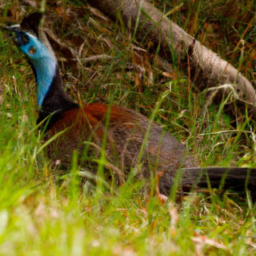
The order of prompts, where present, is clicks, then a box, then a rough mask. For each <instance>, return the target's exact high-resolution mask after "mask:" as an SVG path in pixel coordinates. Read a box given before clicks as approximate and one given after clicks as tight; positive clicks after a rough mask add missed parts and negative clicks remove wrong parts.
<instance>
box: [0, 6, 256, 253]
mask: <svg viewBox="0 0 256 256" xmlns="http://www.w3.org/2000/svg"><path fill="white" fill-rule="evenodd" d="M78 2H79V1H78ZM176 2H177V1H176ZM195 2H196V3H197V4H198V3H199V5H198V6H200V8H201V9H200V8H199V7H198V6H192V7H191V6H187V5H185V8H184V10H182V11H180V12H177V13H175V15H174V16H173V17H172V18H173V19H174V20H176V21H177V22H180V23H181V24H183V27H184V28H186V29H189V28H190V19H192V20H196V21H197V22H198V26H199V25H200V24H201V22H203V20H204V18H205V17H206V16H207V15H209V13H208V11H207V10H208V9H207V6H208V4H209V3H210V2H212V3H214V5H213V7H212V8H214V11H213V12H212V13H211V19H210V22H209V25H208V26H214V25H216V23H215V22H217V23H218V24H223V23H224V24H225V26H220V27H219V28H221V29H223V30H225V32H227V31H229V30H230V29H231V28H230V26H231V24H233V23H234V20H233V19H231V20H228V19H227V18H224V15H223V13H222V12H221V11H220V10H221V6H222V4H223V3H222V2H223V1H207V2H204V1H195ZM229 2H230V1H228V3H229ZM249 2H250V1H249ZM80 4H81V3H80ZM155 4H156V5H157V4H158V5H159V8H162V10H163V11H164V12H168V10H169V9H170V8H172V6H170V5H169V4H168V1H157V2H156V3H155ZM185 4H186V2H185ZM200 4H201V5H200ZM226 4H227V3H226ZM229 4H230V3H229ZM13 5H14V7H16V8H17V7H19V6H20V5H19V4H18V3H14V4H13ZM67 5H68V3H66V2H65V4H63V6H67ZM11 7H12V6H9V7H5V8H11ZM1 8H4V7H1ZM47 8H49V9H51V8H54V7H50V6H49V7H47V6H46V9H47ZM63 8H64V7H63ZM73 8H75V7H73ZM26 9H29V8H28V7H26ZM195 9H196V10H197V12H198V15H197V17H194V16H193V15H194V10H195ZM15 11H16V13H20V9H19V8H17V9H15ZM73 11H78V10H77V9H74V10H73ZM186 11H187V12H186ZM217 11H219V12H217ZM247 11H248V10H247ZM84 12H85V13H84V14H83V15H81V14H80V16H79V20H80V22H81V24H82V29H81V30H79V29H78V28H77V30H75V29H74V28H69V26H71V24H70V23H67V24H62V25H63V27H62V29H59V27H58V26H60V24H59V23H58V21H56V20H54V22H53V24H54V26H53V29H55V30H56V31H55V33H56V34H57V35H58V36H59V38H62V40H63V41H64V42H65V43H66V44H68V45H72V46H73V47H76V46H77V45H78V46H79V45H81V44H80V43H81V42H83V40H84V39H85V38H86V39H87V43H86V44H85V49H84V51H83V52H82V55H81V58H85V57H88V56H94V55H97V54H102V53H105V54H108V55H110V56H112V57H113V59H112V60H111V61H109V60H108V61H106V60H96V61H94V62H89V63H88V62H86V63H83V66H82V67H80V72H81V74H82V76H79V75H77V74H75V72H74V73H73V72H72V71H73V70H72V67H65V68H63V73H64V80H65V82H66V84H68V85H70V84H72V86H67V87H66V89H67V91H68V93H69V94H71V95H72V96H73V97H74V98H76V99H77V100H78V99H81V101H87V102H106V103H110V102H113V103H114V104H120V105H124V106H127V107H130V108H133V109H135V110H137V111H138V112H141V113H143V114H144V115H146V116H148V117H149V118H150V117H151V114H152V113H153V112H154V115H155V121H156V122H158V123H159V124H161V125H162V126H164V127H165V129H166V130H168V131H170V132H172V133H173V134H174V135H175V136H176V137H178V138H179V139H180V140H182V141H186V142H187V145H188V149H189V150H190V152H191V153H193V154H195V155H196V156H197V157H198V159H199V160H200V161H201V162H202V165H205V166H207V165H214V164H215V165H220V166H221V165H222V166H223V165H225V166H229V165H230V164H234V163H235V164H237V165H240V166H242V165H250V166H255V164H254V161H255V149H254V148H255V142H253V140H252V137H251V135H252V134H253V133H251V134H250V127H252V132H254V130H253V123H252V121H251V120H250V119H249V118H247V117H245V119H244V121H243V122H241V123H239V125H237V127H236V128H234V126H232V125H231V124H232V122H233V121H234V119H233V117H230V116H229V115H228V114H227V113H226V112H225V111H224V108H223V107H224V106H222V105H220V106H217V105H214V104H212V105H210V106H208V107H205V106H206V103H207V99H208V98H207V97H208V92H207V91H203V92H200V91H199V90H198V88H197V87H196V85H194V84H192V85H191V84H190V83H189V82H188V81H187V78H186V75H185V74H184V73H183V72H181V71H177V68H175V63H174V70H176V71H175V72H176V73H175V78H174V79H170V78H169V77H168V76H164V75H163V74H162V71H163V67H162V66H159V65H158V64H157V61H155V60H152V59H149V55H148V54H147V53H144V52H141V51H137V52H136V51H135V50H131V47H130V46H131V44H130V42H129V35H128V33H127V32H125V29H124V28H122V29H121V28H120V27H119V25H120V24H116V23H114V22H110V21H109V22H107V23H105V21H103V20H102V19H100V18H99V17H97V16H94V15H93V14H92V13H91V12H90V10H89V9H88V8H85V9H84ZM248 12H249V11H248ZM79 13H81V11H80V12H79ZM184 13H185V14H186V13H189V15H188V17H187V18H186V15H185V14H184ZM1 15H2V18H3V20H5V19H7V18H6V15H7V10H5V11H4V10H2V9H1ZM90 18H91V19H93V20H95V21H97V22H98V23H99V24H100V27H96V25H95V24H96V23H93V22H88V21H89V19H90ZM213 18H214V21H212V20H213ZM216 20H217V21H216ZM183 21H185V22H184V23H183ZM184 24H187V25H186V26H185V25H184ZM109 27H110V28H109ZM246 27H247V23H246V21H244V22H242V21H241V22H239V25H237V26H236V29H237V31H240V32H239V33H238V34H237V35H236V36H237V37H238V38H239V35H240V34H242V32H243V31H244V30H245V28H246ZM105 28H108V30H109V31H110V32H109V33H107V32H106V31H105V30H104V29H105ZM119 30H121V31H122V32H123V34H122V36H120V34H119ZM207 31H208V30H207ZM219 32H220V33H219V34H217V33H216V31H214V32H213V34H214V35H215V36H216V37H215V39H216V41H215V43H214V44H213V43H212V41H211V39H212V38H211V35H209V38H210V39H207V38H208V37H205V35H204V34H203V33H201V34H200V37H199V39H204V40H206V41H205V42H204V43H205V44H206V45H207V46H211V45H212V48H213V49H214V50H216V51H217V52H218V53H219V54H220V55H221V56H223V57H225V58H230V59H232V60H233V62H232V63H233V64H234V65H235V66H237V67H238V66H239V65H240V64H241V63H240V62H239V56H240V54H239V53H236V52H233V53H232V54H230V52H228V51H227V49H229V48H231V49H233V48H234V45H233V42H234V40H231V39H233V37H235V36H234V35H232V36H231V37H229V34H225V36H223V37H221V33H223V34H224V31H222V30H221V31H219ZM0 33H1V32H0ZM223 34H222V35H223ZM118 36H119V37H118ZM246 36H247V37H246V38H247V39H248V38H250V36H253V31H249V33H248V34H247V35H246ZM0 38H1V40H0V41H1V42H0V44H1V46H0V47H1V48H0V51H1V54H0V63H1V69H0V255H75V256H79V255H111V256H112V255H132V256H133V255H239V256H240V255H255V253H256V250H255V246H256V241H255V232H256V227H255V209H254V206H253V205H252V204H251V202H250V200H249V199H248V200H246V201H243V200H237V198H236V201H234V200H233V199H232V196H231V195H230V194H228V193H226V194H224V195H223V196H221V197H220V196H219V195H218V194H217V191H210V192H209V191H208V192H207V193H197V194H195V193H191V194H190V195H189V196H186V197H180V198H177V199H176V201H175V202H173V201H167V203H165V204H163V205H162V204H161V203H160V202H159V200H158V199H157V198H156V197H154V196H151V197H150V196H148V195H146V194H145V193H143V192H142V189H141V188H142V187H143V184H142V183H139V182H138V183H136V182H135V183H129V184H125V185H124V186H122V187H120V188H116V189H115V190H111V189H110V190H106V189H104V188H103V187H102V186H98V187H97V186H95V185H93V184H91V183H89V182H86V183H83V182H81V174H83V173H85V170H84V169H81V168H80V167H77V166H76V164H75V161H74V164H73V166H72V167H71V170H70V172H67V173H64V174H63V173H62V174H59V173H58V172H57V170H55V168H54V167H52V165H51V163H50V161H49V159H48V158H47V156H46V155H45V152H44V151H40V148H41V147H42V145H43V143H44V142H43V140H42V138H41V134H40V133H38V132H37V130H36V129H35V122H36V116H37V114H36V111H35V110H36V107H35V105H36V100H35V95H36V88H35V84H34V80H33V75H32V72H31V70H30V68H29V67H28V65H27V64H26V61H25V60H24V59H23V56H22V55H21V53H19V52H18V50H17V49H16V48H15V47H14V45H13V44H12V42H11V40H10V38H8V37H7V35H6V33H4V32H2V33H1V34H0ZM104 40H105V41H104ZM248 41H249V39H248ZM106 42H107V43H109V44H110V43H111V44H112V45H113V47H112V48H111V47H109V46H108V44H107V43H106ZM133 44H134V45H136V46H138V47H142V48H143V47H145V48H147V47H146V46H145V45H138V44H137V43H135V42H133ZM248 44H249V43H248ZM247 46H248V45H247ZM135 53H136V54H138V55H139V56H142V57H143V59H144V64H145V65H147V64H149V65H150V67H151V69H150V68H149V67H148V66H146V71H145V72H144V73H143V74H138V73H136V72H135V71H133V70H132V71H131V70H128V71H127V70H126V68H127V63H128V62H132V61H131V60H132V58H133V57H134V56H133V55H134V54H135ZM252 53H253V51H252V50H251V49H250V50H249V51H247V54H248V55H247V56H248V57H250V56H251V54H252ZM147 58H148V59H147ZM132 63H135V64H137V63H138V62H137V61H135V60H133V62H132ZM254 64H255V61H254ZM254 66H255V65H254ZM159 70H160V71H161V72H159ZM241 70H242V71H244V72H245V73H246V75H248V77H249V78H253V77H254V73H253V71H252V70H250V69H247V67H246V65H245V63H244V64H243V63H242V66H241ZM151 73H152V74H153V77H152V79H151V78H150V75H151ZM69 74H71V75H69ZM77 77H78V78H79V79H78V80H80V81H81V82H77V80H76V79H75V78H77ZM170 82H172V84H171V90H170ZM74 84H75V86H74ZM188 92H189V93H188ZM163 95H165V96H166V95H167V96H166V97H165V98H164V99H163V102H162V104H161V105H160V107H159V105H157V104H156V100H157V99H160V98H161V97H162V96H163ZM216 123H217V125H216ZM227 130H228V131H230V130H231V131H232V132H228V133H226V132H225V131H227ZM238 131H239V132H238Z"/></svg>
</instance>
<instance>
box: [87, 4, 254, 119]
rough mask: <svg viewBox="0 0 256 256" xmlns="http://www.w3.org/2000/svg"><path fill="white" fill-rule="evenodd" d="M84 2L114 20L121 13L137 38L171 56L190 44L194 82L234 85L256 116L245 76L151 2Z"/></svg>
mask: <svg viewBox="0 0 256 256" xmlns="http://www.w3.org/2000/svg"><path fill="white" fill-rule="evenodd" d="M87 2H88V3H89V4H90V5H92V6H93V7H96V8H97V9H99V10H100V11H102V12H103V13H105V14H106V15H109V16H110V17H111V18H113V19H119V18H120V15H121V18H122V20H123V21H124V22H125V24H126V26H127V28H129V29H131V32H132V33H135V36H136V39H137V40H138V41H150V42H152V43H153V45H154V46H155V49H157V46H158V45H159V44H160V46H161V49H162V50H163V52H164V53H165V54H166V53H167V54H168V56H170V57H171V56H172V51H173V50H174V51H175V52H176V53H177V54H179V55H180V56H184V54H185V53H186V52H187V50H188V48H189V47H191V46H193V47H192V48H191V52H190V53H189V54H188V55H189V67H187V68H190V69H191V73H192V74H194V79H195V81H196V83H197V84H202V83H207V86H209V87H213V86H215V87H216V86H218V85H221V84H227V83H229V84H233V86H234V90H235V93H236V95H238V96H239V103H241V104H242V105H243V107H244V106H247V108H248V110H249V113H251V114H252V115H253V117H256V95H255V91H254V88H253V87H252V84H251V83H250V82H249V81H248V79H247V78H245V77H244V76H243V75H242V74H241V73H240V72H239V71H238V70H237V69H236V68H234V67H233V66H232V65H231V64H230V63H228V62H227V61H225V60H223V59H221V58H220V57H219V56H218V55H217V54H216V53H214V52H213V51H211V50H209V49H207V48H206V47H205V46H203V45H202V44H201V43H200V42H198V41H196V40H195V42H194V38H193V37H192V36H190V35H189V34H188V33H186V32H185V31H184V30H183V29H182V28H181V27H179V26H178V25H177V24H175V23H174V22H172V21H171V20H169V19H168V18H167V17H165V15H164V14H163V13H162V12H161V11H159V10H158V9H157V8H155V7H154V6H152V4H151V3H149V2H148V1H145V0H88V1H87ZM170 46H171V47H170ZM160 54H161V51H160ZM181 64H183V65H184V63H181ZM183 68H184V67H183ZM222 92H223V93H224V94H225V95H228V94H229V93H230V92H232V90H231V89H230V88H228V87H226V88H225V89H223V90H222ZM231 98H232V97H231Z"/></svg>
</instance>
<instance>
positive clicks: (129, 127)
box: [48, 103, 195, 194]
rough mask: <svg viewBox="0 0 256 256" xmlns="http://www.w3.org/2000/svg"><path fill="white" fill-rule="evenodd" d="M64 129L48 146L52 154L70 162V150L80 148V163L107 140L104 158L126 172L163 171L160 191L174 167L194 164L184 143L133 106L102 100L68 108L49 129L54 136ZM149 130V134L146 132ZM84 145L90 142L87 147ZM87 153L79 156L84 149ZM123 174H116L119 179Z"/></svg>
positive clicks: (146, 174)
mask: <svg viewBox="0 0 256 256" xmlns="http://www.w3.org/2000/svg"><path fill="white" fill-rule="evenodd" d="M63 130H65V132H64V134H63V135H61V136H60V137H59V138H57V139H56V140H55V141H53V143H51V146H50V152H51V157H52V158H53V159H58V160H61V162H62V164H63V165H65V166H69V165H70V161H71V158H72V152H73V150H75V149H79V154H80V157H79V159H80V162H79V164H80V165H84V164H85V162H86V161H88V158H90V157H91V155H92V151H94V152H96V153H98V154H96V155H99V153H100V152H99V151H100V150H99V149H100V148H101V147H102V144H103V140H104V136H105V140H106V145H105V152H106V158H107V160H108V161H109V162H110V163H111V165H113V166H115V167H117V168H118V169H119V170H122V171H123V173H124V174H128V173H129V172H130V169H131V168H134V167H135V168H136V169H137V175H136V176H137V177H138V178H147V179H149V177H150V172H152V174H153V175H157V173H164V176H163V177H165V176H166V175H168V176H169V179H168V182H167V183H166V182H165V179H163V178H161V179H160V180H161V184H162V186H161V189H160V190H161V192H162V193H164V194H168V193H169V190H170V184H171V182H172V178H173V176H174V174H175V173H176V170H177V169H178V168H179V167H181V166H182V165H184V166H185V167H191V166H195V164H194V161H193V158H192V157H188V158H186V159H185V158H184V151H185V147H184V146H183V145H182V144H181V143H180V142H179V141H178V140H177V139H176V138H174V137H173V136H171V135H170V134H169V133H168V132H165V131H164V130H163V129H162V128H160V127H159V126H158V125H157V124H155V123H154V122H152V123H150V121H149V119H148V118H146V117H145V116H143V115H141V114H139V113H136V112H135V111H133V110H130V109H127V108H123V107H117V106H111V107H110V106H109V105H104V104H99V103H95V104H89V105H87V104H86V105H84V106H83V107H81V108H76V109H72V110H68V111H66V112H64V113H63V115H62V116H61V117H60V119H59V121H57V122H56V123H55V125H54V126H53V127H52V128H51V129H50V130H49V132H48V136H49V137H53V136H55V135H56V134H58V133H60V132H62V131H63ZM147 134H148V136H147ZM86 145H87V146H88V145H90V146H89V149H88V148H87V147H86ZM84 150H87V152H85V153H86V154H87V155H88V157H85V156H84V157H82V155H83V151H84ZM125 178H126V177H124V179H125ZM121 179H122V177H119V180H121ZM165 183H166V184H165Z"/></svg>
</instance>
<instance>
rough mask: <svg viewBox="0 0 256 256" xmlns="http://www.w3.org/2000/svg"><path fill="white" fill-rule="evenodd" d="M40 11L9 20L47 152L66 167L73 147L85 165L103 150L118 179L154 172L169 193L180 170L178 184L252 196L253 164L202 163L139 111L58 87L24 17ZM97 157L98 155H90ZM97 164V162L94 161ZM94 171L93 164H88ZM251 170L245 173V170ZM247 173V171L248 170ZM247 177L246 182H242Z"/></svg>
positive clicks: (51, 61) (51, 63)
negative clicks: (82, 98)
mask: <svg viewBox="0 0 256 256" xmlns="http://www.w3.org/2000/svg"><path fill="white" fill-rule="evenodd" d="M41 18H42V14H38V13H36V14H35V13H34V14H32V16H29V18H25V19H24V20H23V22H22V23H21V25H20V26H9V27H6V29H7V30H9V31H11V32H12V33H13V34H14V38H13V40H14V43H15V44H16V46H17V47H18V48H19V49H20V50H21V52H22V53H23V54H24V55H25V56H26V59H27V61H28V63H29V64H30V66H31V67H32V70H33V72H34V76H35V79H36V85H37V105H38V109H39V110H38V119H37V124H38V125H40V129H41V130H42V131H43V132H44V134H45V135H44V136H45V139H46V140H50V143H49V145H48V155H49V157H50V158H51V159H53V160H57V159H58V160H59V161H60V163H61V165H62V166H65V167H67V168H68V167H69V166H70V164H71V162H72V156H73V152H74V151H76V152H78V164H79V165H80V166H86V164H88V162H89V161H91V160H90V159H99V157H100V156H102V155H104V158H105V167H106V168H107V169H108V170H111V171H112V174H106V177H107V176H108V175H109V176H111V177H112V176H114V179H115V180H116V182H117V183H118V184H119V185H122V184H123V183H124V182H125V181H126V179H127V178H128V177H130V176H131V175H132V177H133V178H135V179H141V180H145V181H147V183H148V184H149V183H150V180H151V178H152V177H153V178H156V180H157V188H156V190H157V191H159V193H160V194H163V195H166V196H168V195H169V194H170V191H171V188H172V186H173V185H174V184H175V180H176V177H177V175H178V174H179V173H181V178H180V179H179V187H180V189H181V190H186V189H187V188H191V187H192V186H194V184H195V183H196V184H197V186H208V182H209V181H210V184H211V186H212V187H219V186H220V184H222V183H223V177H224V176H225V179H224V180H225V184H224V186H223V187H224V188H234V189H235V190H237V191H238V192H245V187H246V186H247V188H248V189H250V190H251V194H252V198H253V200H255V198H256V193H255V192H254V189H253V188H254V186H255V185H256V169H248V168H239V167H237V168H235V167H204V168H201V167H200V166H199V165H198V161H197V160H196V158H195V157H194V156H193V155H189V154H186V150H185V146H184V145H183V144H182V143H181V142H179V141H178V139H176V138H175V137H174V136H172V135H171V133H170V132H168V131H165V130H164V129H163V128H161V127H160V126H159V125H158V124H156V123H155V122H153V121H151V120H150V119H148V118H147V117H145V116H144V115H142V114H140V113H138V112H136V111H134V110H132V109H128V108H125V107H123V106H115V105H109V104H103V103H91V104H89V103H84V104H82V105H79V104H78V103H76V102H75V101H74V100H73V99H71V97H69V96H68V94H67V93H66V92H65V91H64V89H63V81H62V78H61V75H60V69H59V67H58V63H57V60H56V58H55V57H54V56H53V54H52V52H51V51H50V50H49V49H48V48H47V47H46V46H45V44H44V43H43V42H42V41H41V40H40V39H39V37H38V29H31V31H29V29H28V27H29V25H28V23H29V22H28V21H30V20H31V19H33V20H34V22H30V24H33V26H34V27H37V26H39V22H40V20H41ZM94 162H96V163H97V161H94ZM96 168H97V167H96ZM92 171H93V170H92ZM249 174H250V175H249ZM248 175H249V176H248ZM246 182H247V183H246Z"/></svg>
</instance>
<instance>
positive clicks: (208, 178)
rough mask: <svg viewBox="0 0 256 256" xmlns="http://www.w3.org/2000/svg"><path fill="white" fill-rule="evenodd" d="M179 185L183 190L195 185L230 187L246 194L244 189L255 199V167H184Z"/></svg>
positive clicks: (188, 189)
mask: <svg viewBox="0 0 256 256" xmlns="http://www.w3.org/2000/svg"><path fill="white" fill-rule="evenodd" d="M181 171H182V181H181V186H182V188H183V191H190V190H191V189H193V188H195V187H207V186H208V185H210V186H211V187H212V188H220V189H224V190H226V189H230V190H233V191H234V192H238V193H241V195H243V196H246V190H249V191H250V193H251V197H252V200H253V201H254V202H255V201H256V169H253V168H240V167H205V168H203V167H202V168H200V167H199V168H184V169H181Z"/></svg>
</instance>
